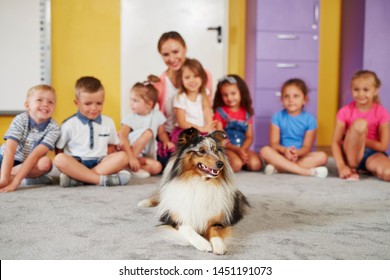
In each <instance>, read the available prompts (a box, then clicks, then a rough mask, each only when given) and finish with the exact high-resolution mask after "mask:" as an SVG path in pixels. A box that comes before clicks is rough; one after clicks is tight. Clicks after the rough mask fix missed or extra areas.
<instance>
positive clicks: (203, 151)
mask: <svg viewBox="0 0 390 280" xmlns="http://www.w3.org/2000/svg"><path fill="white" fill-rule="evenodd" d="M198 153H199V154H201V155H205V154H207V151H206V149H199V150H198Z"/></svg>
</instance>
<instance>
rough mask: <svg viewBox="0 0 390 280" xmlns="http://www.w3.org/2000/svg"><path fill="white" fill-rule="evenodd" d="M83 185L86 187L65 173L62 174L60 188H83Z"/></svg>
mask: <svg viewBox="0 0 390 280" xmlns="http://www.w3.org/2000/svg"><path fill="white" fill-rule="evenodd" d="M81 185H84V183H82V182H80V181H77V180H75V179H73V178H71V177H69V176H68V175H66V174H64V173H61V174H60V186H61V187H63V188H69V187H75V186H81Z"/></svg>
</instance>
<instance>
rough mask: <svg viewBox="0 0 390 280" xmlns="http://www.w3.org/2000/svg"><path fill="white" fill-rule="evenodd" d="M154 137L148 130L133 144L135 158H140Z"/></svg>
mask: <svg viewBox="0 0 390 280" xmlns="http://www.w3.org/2000/svg"><path fill="white" fill-rule="evenodd" d="M152 137H153V132H152V131H151V130H150V129H147V130H145V132H144V133H142V135H141V136H140V137H139V138H138V139H137V141H135V142H134V143H131V146H132V148H133V152H134V155H135V156H138V155H139V154H140V153H141V152H142V151H143V150H144V149H145V147H146V145H147V144H148V143H149V141H150V140H151V139H152Z"/></svg>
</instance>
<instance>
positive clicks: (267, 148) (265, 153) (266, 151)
mask: <svg viewBox="0 0 390 280" xmlns="http://www.w3.org/2000/svg"><path fill="white" fill-rule="evenodd" d="M272 150H273V149H272V148H271V147H270V146H264V147H263V148H261V149H260V156H261V157H262V158H268V157H269V155H270V153H271V152H272Z"/></svg>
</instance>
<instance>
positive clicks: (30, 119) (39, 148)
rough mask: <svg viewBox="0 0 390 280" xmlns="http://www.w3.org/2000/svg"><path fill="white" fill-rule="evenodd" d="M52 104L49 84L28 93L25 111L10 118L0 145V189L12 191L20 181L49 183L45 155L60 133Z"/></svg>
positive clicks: (50, 165)
mask: <svg viewBox="0 0 390 280" xmlns="http://www.w3.org/2000/svg"><path fill="white" fill-rule="evenodd" d="M55 104H56V93H55V91H54V88H52V87H51V86H49V85H37V86H34V87H32V88H30V89H29V91H28V92H27V98H26V101H25V108H26V112H23V113H21V114H19V115H17V116H16V117H15V118H14V119H13V120H12V123H11V126H10V127H9V129H8V131H7V132H6V134H5V136H4V139H5V140H6V142H5V144H3V145H2V146H1V147H0V170H1V175H0V192H10V191H14V190H16V189H17V188H18V186H19V185H20V184H21V183H22V181H26V185H35V184H37V185H38V184H39V185H40V184H49V183H51V178H50V177H49V176H46V175H45V174H47V173H48V172H49V171H50V170H51V168H52V166H53V164H52V161H51V159H50V158H49V157H48V156H47V155H46V154H47V152H48V151H49V150H54V147H55V143H56V141H57V139H58V137H59V136H60V127H59V126H58V124H57V123H56V122H55V121H54V120H53V119H52V115H53V113H54V109H55ZM25 178H26V180H24V179H25Z"/></svg>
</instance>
